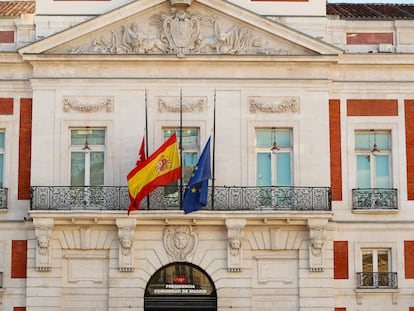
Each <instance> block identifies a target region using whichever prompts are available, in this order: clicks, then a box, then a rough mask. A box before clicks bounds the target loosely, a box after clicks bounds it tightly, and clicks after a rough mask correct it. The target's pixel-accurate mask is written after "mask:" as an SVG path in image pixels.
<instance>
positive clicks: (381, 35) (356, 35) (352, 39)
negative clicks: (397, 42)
mask: <svg viewBox="0 0 414 311" xmlns="http://www.w3.org/2000/svg"><path fill="white" fill-rule="evenodd" d="M380 43H388V44H393V43H394V35H393V33H392V32H368V33H366V32H347V33H346V44H380Z"/></svg>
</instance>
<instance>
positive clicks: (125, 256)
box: [116, 219, 136, 272]
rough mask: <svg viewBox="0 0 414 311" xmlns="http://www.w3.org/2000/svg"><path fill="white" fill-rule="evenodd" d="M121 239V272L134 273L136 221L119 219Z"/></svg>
mask: <svg viewBox="0 0 414 311" xmlns="http://www.w3.org/2000/svg"><path fill="white" fill-rule="evenodd" d="M116 225H117V227H118V237H119V252H118V253H119V271H121V272H130V271H134V248H133V243H134V233H135V226H136V222H135V219H117V220H116Z"/></svg>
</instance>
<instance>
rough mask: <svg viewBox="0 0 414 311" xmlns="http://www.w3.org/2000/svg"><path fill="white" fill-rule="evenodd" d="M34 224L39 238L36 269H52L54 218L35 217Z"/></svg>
mask: <svg viewBox="0 0 414 311" xmlns="http://www.w3.org/2000/svg"><path fill="white" fill-rule="evenodd" d="M33 226H34V228H35V234H36V238H37V243H36V270H37V271H50V270H52V252H51V247H50V239H51V238H52V227H53V219H51V218H42V219H34V220H33Z"/></svg>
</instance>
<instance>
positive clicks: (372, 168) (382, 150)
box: [355, 131, 392, 188]
mask: <svg viewBox="0 0 414 311" xmlns="http://www.w3.org/2000/svg"><path fill="white" fill-rule="evenodd" d="M374 145H376V146H377V148H378V149H379V152H373V151H374V150H373V149H374ZM390 146H391V144H390V133H389V132H376V131H369V132H356V133H355V153H356V168H357V187H358V188H390V187H391V185H392V182H391V175H390V170H391V169H390V166H391V165H390V163H391V147H390Z"/></svg>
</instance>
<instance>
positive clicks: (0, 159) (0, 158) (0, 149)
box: [0, 132, 4, 188]
mask: <svg viewBox="0 0 414 311" xmlns="http://www.w3.org/2000/svg"><path fill="white" fill-rule="evenodd" d="M2 187H4V132H0V188H2Z"/></svg>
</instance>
